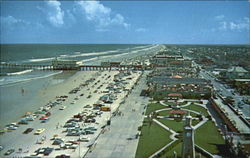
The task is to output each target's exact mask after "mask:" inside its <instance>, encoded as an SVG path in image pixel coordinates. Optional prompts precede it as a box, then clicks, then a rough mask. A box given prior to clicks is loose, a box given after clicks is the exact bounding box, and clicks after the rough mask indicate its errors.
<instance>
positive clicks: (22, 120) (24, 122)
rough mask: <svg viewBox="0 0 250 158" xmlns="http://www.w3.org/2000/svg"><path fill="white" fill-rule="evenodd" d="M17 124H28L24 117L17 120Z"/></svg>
mask: <svg viewBox="0 0 250 158" xmlns="http://www.w3.org/2000/svg"><path fill="white" fill-rule="evenodd" d="M18 124H25V125H27V124H29V122H28V121H27V120H26V119H25V118H24V119H21V120H20V121H19V122H18Z"/></svg>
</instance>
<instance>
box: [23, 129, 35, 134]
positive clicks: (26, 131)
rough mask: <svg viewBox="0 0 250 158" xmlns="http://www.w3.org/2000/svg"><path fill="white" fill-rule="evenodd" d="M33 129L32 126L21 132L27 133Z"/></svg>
mask: <svg viewBox="0 0 250 158" xmlns="http://www.w3.org/2000/svg"><path fill="white" fill-rule="evenodd" d="M32 131H33V128H27V129H26V130H25V131H24V132H23V134H28V133H30V132H32Z"/></svg>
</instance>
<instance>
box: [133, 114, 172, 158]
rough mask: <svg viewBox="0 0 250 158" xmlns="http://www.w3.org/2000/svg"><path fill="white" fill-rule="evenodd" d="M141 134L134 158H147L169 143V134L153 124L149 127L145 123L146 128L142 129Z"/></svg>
mask: <svg viewBox="0 0 250 158" xmlns="http://www.w3.org/2000/svg"><path fill="white" fill-rule="evenodd" d="M145 121H147V119H145ZM141 132H142V133H141V134H142V136H141V137H140V140H139V144H138V147H137V151H136V155H135V157H136V158H147V157H149V156H150V155H152V154H153V153H155V152H156V151H158V150H159V149H161V148H162V147H163V146H165V145H166V144H168V143H170V142H171V139H170V138H169V136H170V134H171V133H170V132H168V131H166V130H165V129H164V128H162V127H161V126H159V125H158V124H156V123H154V122H153V123H152V125H151V127H149V124H148V123H146V126H145V125H144V126H143V127H142V131H141Z"/></svg>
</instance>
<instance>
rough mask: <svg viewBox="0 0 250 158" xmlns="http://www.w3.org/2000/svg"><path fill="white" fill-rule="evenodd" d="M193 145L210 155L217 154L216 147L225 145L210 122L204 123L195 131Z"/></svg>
mask: <svg viewBox="0 0 250 158" xmlns="http://www.w3.org/2000/svg"><path fill="white" fill-rule="evenodd" d="M195 143H196V144H197V145H199V146H200V147H202V148H204V149H206V150H207V151H208V152H210V153H212V154H218V153H219V150H218V148H217V146H223V145H224V144H225V142H224V139H223V138H222V136H221V135H220V133H219V132H218V130H217V127H216V126H215V125H214V123H213V122H212V121H208V122H206V123H205V124H204V125H202V126H201V127H199V128H198V129H197V130H196V131H195Z"/></svg>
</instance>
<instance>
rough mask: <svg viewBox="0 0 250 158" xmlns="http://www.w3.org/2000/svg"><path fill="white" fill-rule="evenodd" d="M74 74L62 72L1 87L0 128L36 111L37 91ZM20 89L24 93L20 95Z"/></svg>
mask: <svg viewBox="0 0 250 158" xmlns="http://www.w3.org/2000/svg"><path fill="white" fill-rule="evenodd" d="M75 73H76V72H69V71H64V72H62V73H59V74H55V75H52V76H49V77H44V78H39V79H34V80H30V81H26V82H20V83H16V84H10V85H7V86H1V88H0V93H1V95H0V99H1V105H0V120H1V123H0V128H1V129H2V128H4V126H5V125H6V124H9V123H11V122H16V121H17V120H19V119H20V118H21V117H22V116H23V115H24V114H25V113H26V112H33V111H35V110H37V109H38V108H39V107H40V106H42V105H40V104H41V101H40V102H39V100H40V99H39V95H38V94H39V93H40V92H39V91H41V90H45V89H47V88H49V87H51V86H54V85H57V84H60V83H62V82H64V81H65V80H67V79H69V78H70V77H72V76H73V75H74V74H75ZM22 89H24V93H23V94H22V92H21V91H22Z"/></svg>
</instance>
